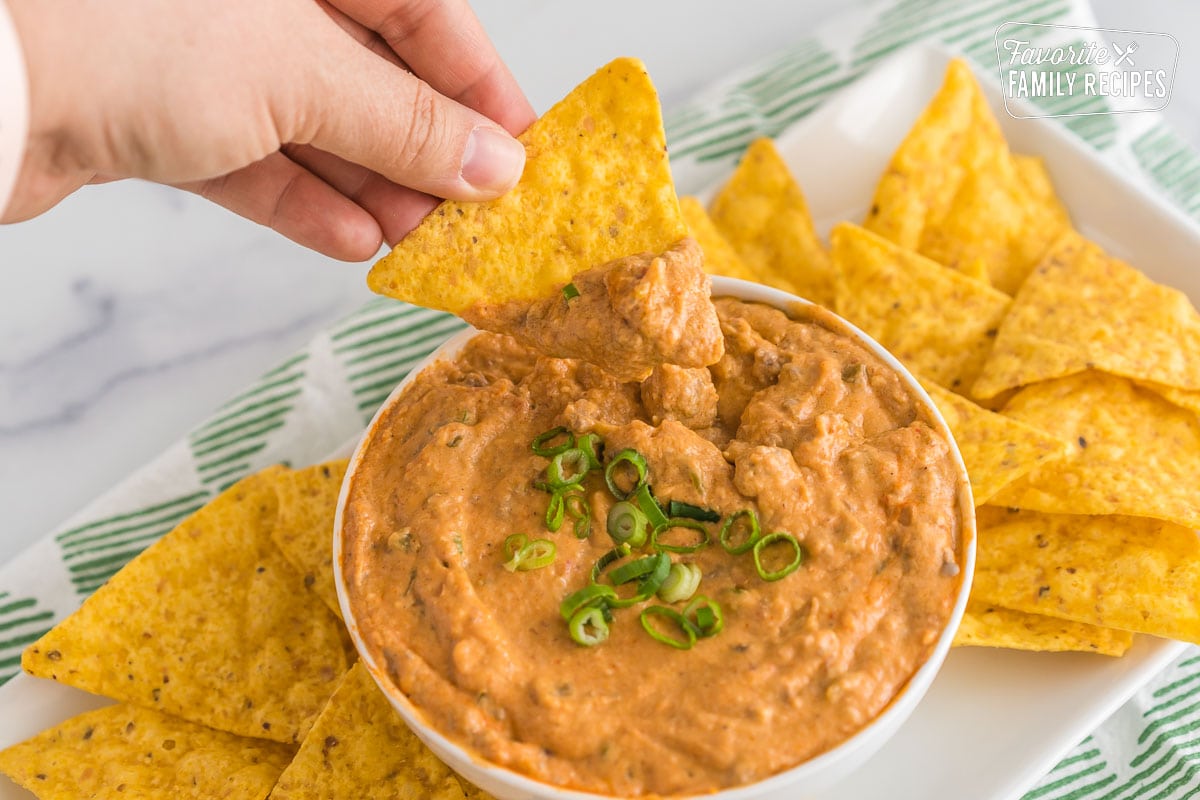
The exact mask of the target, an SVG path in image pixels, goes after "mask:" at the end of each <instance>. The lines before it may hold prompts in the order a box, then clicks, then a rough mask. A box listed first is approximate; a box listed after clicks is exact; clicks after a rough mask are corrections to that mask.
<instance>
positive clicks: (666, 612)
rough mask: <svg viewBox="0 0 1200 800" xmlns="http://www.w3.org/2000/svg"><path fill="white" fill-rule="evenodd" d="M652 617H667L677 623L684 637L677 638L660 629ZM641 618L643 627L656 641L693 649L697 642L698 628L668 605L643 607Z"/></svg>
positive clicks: (677, 647)
mask: <svg viewBox="0 0 1200 800" xmlns="http://www.w3.org/2000/svg"><path fill="white" fill-rule="evenodd" d="M651 617H666V618H667V619H669V620H670V621H671V622H673V623H675V627H676V628H677V629H678V631H679V633H681V634H682V638H676V637H675V636H671V635H669V634H667V633H663V632H662V631H660V630H659V629H658V628H656V627H655V624H654V623H653V622H652V621H651V619H650V618H651ZM641 620H642V627H643V628H645V630H646V633H648V634H650V637H651V638H652V639H654V640H655V641H658V642H662V643H663V644H665V645H669V646H671V647H674V648H675V649H677V650H691V649H692V646H693V645H695V644H696V629H695V628H694V627H693V626H692V624H691V623H690V622H688V621H687V619H685V618H684V616H683V615H682V614H680V613H679V612H678V611H676V610H675V609H673V608H668V607H667V606H649V607H647V608H644V609H642V613H641Z"/></svg>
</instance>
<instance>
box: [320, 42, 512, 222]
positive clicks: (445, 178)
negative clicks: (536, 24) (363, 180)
mask: <svg viewBox="0 0 1200 800" xmlns="http://www.w3.org/2000/svg"><path fill="white" fill-rule="evenodd" d="M350 50H351V52H350V53H349V54H346V56H347V57H345V58H343V59H342V61H341V63H340V64H338V65H337V66H338V67H339V68H338V69H328V67H329V66H330V65H328V64H326V65H325V66H326V68H327V69H326V70H324V71H323V75H322V76H321V78H320V79H319V80H317V81H314V82H313V83H312V84H310V85H315V86H318V87H321V88H320V89H319V90H318V91H317V92H316V93H315V96H312V97H310V98H309V99H308V101H307V103H306V105H307V106H308V108H306V109H304V111H303V112H302V115H303V117H304V118H305V119H307V120H308V121H309V122H310V125H311V133H310V136H309V137H305V138H307V139H308V141H309V142H310V143H311V144H313V145H314V146H316V147H318V148H320V149H322V150H326V151H328V152H330V153H334V154H335V155H338V156H341V157H342V158H345V159H347V160H349V161H353V162H355V163H357V164H361V165H362V166H364V167H367V168H368V169H371V170H374V171H375V172H378V173H379V174H381V175H383V176H384V177H386V178H388V179H390V180H392V181H394V182H395V183H398V184H400V185H402V186H408V187H411V188H413V189H417V190H419V191H422V192H427V193H428V194H432V195H436V196H437V197H445V198H449V199H453V200H489V199H492V198H494V197H498V196H499V195H501V194H503V193H504V192H506V191H508V190H509V189H511V188H512V187H513V186H515V185H516V183H517V181H518V180H519V179H520V177H521V172H522V170H523V169H524V167H525V147H524V145H522V144H521V143H520V142H518V141H517V140H516V139H514V138H513V137H512V136H511V135H509V133H508V132H507V131H505V130H504V128H502V127H501V126H500V125H498V124H497V123H495V122H493V121H492V120H490V119H488V118H487V117H485V116H483V115H482V114H479V113H478V112H476V111H473V110H471V109H469V108H467V107H466V106H464V105H461V104H459V103H456V102H455V101H453V100H451V99H449V98H447V97H444V96H442V95H441V94H438V93H437V92H436V91H434V90H433V89H432V88H431V87H430V86H429V84H427V83H425V82H424V81H422V80H421V79H419V78H417V77H416V76H415V75H412V74H411V73H409V72H406V71H405V70H404V69H402V68H401V67H399V66H397V65H395V64H393V63H390V62H388V61H386V60H384V59H382V58H379V57H378V56H376V55H375V54H373V53H371V52H370V51H368V50H366V49H365V48H362V47H358V46H357V45H355V46H354V47H352V48H350ZM343 52H345V51H343Z"/></svg>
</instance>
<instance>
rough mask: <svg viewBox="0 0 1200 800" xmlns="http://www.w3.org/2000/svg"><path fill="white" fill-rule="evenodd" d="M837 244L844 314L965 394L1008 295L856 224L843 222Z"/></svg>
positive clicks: (835, 256)
mask: <svg viewBox="0 0 1200 800" xmlns="http://www.w3.org/2000/svg"><path fill="white" fill-rule="evenodd" d="M832 243H833V263H834V265H835V269H836V270H837V271H838V274H839V287H838V303H837V311H838V313H839V314H841V315H842V316H843V317H845V318H846V319H848V320H850V322H853V323H854V324H855V325H857V326H859V327H860V328H862V329H863V330H864V331H866V332H867V334H869V335H870V336H873V337H874V338H875V339H877V340H879V343H880V344H882V345H883V346H884V347H886V348H887V349H888V350H890V351H892V353H893V354H895V356H896V357H897V358H899V359H900V360H901V361H903V362H904V363H905V365H906V366H908V367H909V368H911V369H913V370H914V371H916V372H919V373H920V374H922V375H924V376H925V377H927V378H929V379H930V380H932V381H933V382H934V383H937V384H938V385H940V386H943V387H945V388H948V389H952V390H955V391H959V392H965V390H966V389H967V388H968V387H970V386H971V383H972V382H973V381H974V380H975V376H976V375H977V374H978V372H979V369H980V367H982V366H983V362H984V359H985V358H986V357H987V353H988V350H989V349H990V348H991V346H992V338H991V335H992V334H994V332H995V330H996V328H997V327H998V326H999V324H1000V320H1001V319H1003V317H1004V314H1005V312H1007V311H1008V305H1009V302H1010V300H1009V298H1008V295H1006V294H1004V293H1003V292H998V291H996V290H995V289H992V288H990V287H988V286H985V285H983V284H982V283H980V282H979V281H975V280H971V279H970V278H967V277H965V276H964V275H961V274H959V273H957V272H955V271H954V270H950V269H946V268H945V267H943V266H941V265H940V264H937V263H934V262H933V261H930V260H929V259H927V258H924V257H923V256H920V255H917V254H916V253H913V252H911V251H908V250H904V249H902V248H900V247H897V246H896V245H895V244H893V243H891V242H889V241H887V240H886V239H883V238H881V237H879V236H876V235H875V234H873V233H871V232H870V231H867V230H865V229H863V228H860V227H858V226H857V225H851V224H849V223H842V224H840V225H838V226H837V227H836V228H834V229H833V234H832Z"/></svg>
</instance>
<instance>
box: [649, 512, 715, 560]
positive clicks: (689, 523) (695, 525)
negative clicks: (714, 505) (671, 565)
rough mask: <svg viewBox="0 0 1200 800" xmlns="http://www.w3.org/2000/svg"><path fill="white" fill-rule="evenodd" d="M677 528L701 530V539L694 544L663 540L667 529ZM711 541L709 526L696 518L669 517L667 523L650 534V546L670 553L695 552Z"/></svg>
mask: <svg viewBox="0 0 1200 800" xmlns="http://www.w3.org/2000/svg"><path fill="white" fill-rule="evenodd" d="M676 528H687V529H688V530H693V531H699V532H700V539H699V540H698V541H696V542H694V543H693V544H670V543H665V542H663V541H662V537H663V535H664V534H665V533H667V531H671V530H674V529H676ZM708 542H709V533H708V528H706V527H704V524H703V523H701V522H697V521H696V520H694V519H679V518H676V519H669V520H667V523H666V524H665V525H659V526H658V527H657V528H655V529H654V532H653V533H651V534H650V546H651V547H652V548H654V549H655V550H666V551H667V552H670V553H694V552H696V551H697V550H699V549H701V548H703V547H706V546H707V545H708Z"/></svg>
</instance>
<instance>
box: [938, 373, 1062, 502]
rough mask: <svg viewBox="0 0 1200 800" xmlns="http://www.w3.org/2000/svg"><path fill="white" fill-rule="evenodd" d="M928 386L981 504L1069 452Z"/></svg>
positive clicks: (1026, 428)
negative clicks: (1039, 466) (1018, 479)
mask: <svg viewBox="0 0 1200 800" xmlns="http://www.w3.org/2000/svg"><path fill="white" fill-rule="evenodd" d="M922 385H923V386H924V387H925V391H927V392H929V396H930V398H932V400H933V402H934V404H935V405H936V406H937V407H938V410H939V411H941V412H942V416H943V417H945V418H946V424H947V425H949V426H950V432H951V433H953V434H954V441H956V442H957V443H958V449H959V452H961V453H962V457H963V463H965V464H966V465H967V475H968V476H969V477H970V478H971V493H972V495H973V496H974V498H975V505H977V506H981V505H983V504H984V503H986V502H987V501H988V500H989V499H991V497H992V496H993V495H995V494H996V492H998V491H1000V490H1001V489H1002V488H1004V487H1005V486H1007V485H1008V484H1010V483H1012V482H1013V481H1015V480H1016V479H1017V478H1020V477H1021V476H1022V475H1024V474H1026V473H1027V472H1029V471H1030V470H1032V469H1033V468H1034V467H1036V466H1038V465H1039V464H1043V463H1045V462H1047V461H1050V460H1053V459H1056V458H1062V457H1063V455H1064V454H1065V453H1066V452H1067V445H1066V442H1064V441H1062V440H1061V439H1056V438H1055V437H1053V436H1051V435H1050V434H1048V433H1046V432H1045V431H1042V430H1039V429H1037V428H1034V427H1031V426H1029V425H1026V424H1024V423H1023V422H1018V421H1016V420H1015V419H1009V418H1008V417H1005V416H1003V415H1001V414H996V413H994V412H991V411H988V410H987V409H986V408H981V407H979V406H977V405H975V404H974V403H972V402H971V401H970V400H968V399H966V398H965V397H960V396H959V395H956V394H954V393H953V392H948V391H946V390H945V389H943V388H941V387H940V386H937V385H935V384H932V383H930V382H928V381H923V382H922Z"/></svg>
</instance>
